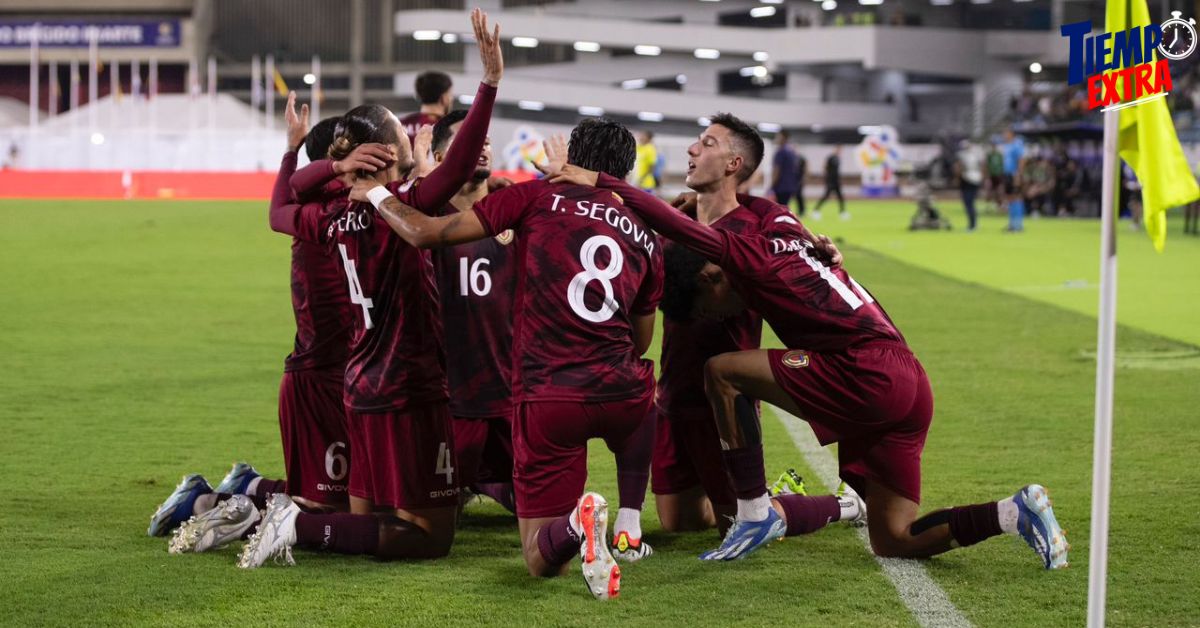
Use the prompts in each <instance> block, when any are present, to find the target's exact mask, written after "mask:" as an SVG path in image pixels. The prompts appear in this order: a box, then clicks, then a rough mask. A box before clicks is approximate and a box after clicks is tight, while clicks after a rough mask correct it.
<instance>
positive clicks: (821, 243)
mask: <svg viewBox="0 0 1200 628" xmlns="http://www.w3.org/2000/svg"><path fill="white" fill-rule="evenodd" d="M813 248H815V249H816V250H817V256H818V257H820V258H821V261H823V262H825V263H826V264H827V265H829V267H831V268H838V267H840V266H841V265H842V252H841V251H840V250H838V247H837V245H836V244H834V243H833V240H830V239H829V236H827V235H819V236H817V241H816V242H813Z"/></svg>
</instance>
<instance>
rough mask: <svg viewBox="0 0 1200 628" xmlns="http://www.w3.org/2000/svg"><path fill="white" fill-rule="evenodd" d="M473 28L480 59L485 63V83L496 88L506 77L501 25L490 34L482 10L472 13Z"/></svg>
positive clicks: (485, 16)
mask: <svg viewBox="0 0 1200 628" xmlns="http://www.w3.org/2000/svg"><path fill="white" fill-rule="evenodd" d="M471 27H472V28H474V29H475V41H476V42H477V43H478V44H479V59H480V61H483V82H484V83H487V84H488V85H491V86H492V87H495V86H497V85H499V84H500V77H501V76H503V75H504V53H503V52H502V51H501V50H500V25H499V24H497V25H496V29H495V30H494V31H492V32H490V33H489V32H488V23H487V13H484V12H483V11H482V10H481V9H475V10H473V11H471Z"/></svg>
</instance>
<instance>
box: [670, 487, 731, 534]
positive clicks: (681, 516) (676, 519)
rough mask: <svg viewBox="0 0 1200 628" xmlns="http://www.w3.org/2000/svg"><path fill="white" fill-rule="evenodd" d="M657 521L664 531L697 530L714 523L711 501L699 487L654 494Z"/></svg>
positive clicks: (707, 527)
mask: <svg viewBox="0 0 1200 628" xmlns="http://www.w3.org/2000/svg"><path fill="white" fill-rule="evenodd" d="M655 505H656V507H657V508H656V510H658V522H659V525H660V526H662V529H663V531H665V532H697V531H700V530H707V529H709V528H711V527H713V526H714V525H716V517H715V515H714V514H713V507H712V502H710V501H709V499H708V496H707V495H706V494H705V493H704V489H703V488H701V487H695V488H693V489H691V490H688V491H684V492H682V493H675V494H671V495H657V496H655Z"/></svg>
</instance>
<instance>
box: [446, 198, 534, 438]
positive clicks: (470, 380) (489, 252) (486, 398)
mask: <svg viewBox="0 0 1200 628" xmlns="http://www.w3.org/2000/svg"><path fill="white" fill-rule="evenodd" d="M457 211H458V210H457V209H455V208H454V207H453V206H449V205H448V206H447V207H446V208H445V210H444V212H443V214H453V213H455V212H457ZM515 251H516V245H515V243H514V242H513V232H512V231H505V232H504V233H501V234H500V235H498V236H496V237H493V238H485V239H483V240H476V241H475V242H467V243H466V244H459V245H456V246H450V247H446V248H444V249H436V250H434V251H433V265H434V268H435V269H436V271H437V280H438V291H439V292H440V293H441V296H442V322H443V324H444V326H445V330H446V375H447V378H448V380H449V383H450V414H452V415H454V416H456V417H499V416H508V415H509V414H510V412H511V410H512V390H511V387H510V385H509V379H510V374H511V372H512V335H513V294H514V293H515V292H516V289H517V264H516V259H515Z"/></svg>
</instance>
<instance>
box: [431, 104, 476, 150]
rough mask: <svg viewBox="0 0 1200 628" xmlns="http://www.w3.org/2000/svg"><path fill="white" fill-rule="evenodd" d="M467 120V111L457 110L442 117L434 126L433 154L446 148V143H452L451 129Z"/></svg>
mask: <svg viewBox="0 0 1200 628" xmlns="http://www.w3.org/2000/svg"><path fill="white" fill-rule="evenodd" d="M466 118H467V110H466V109H457V110H455V111H451V112H450V113H448V114H446V115H444V116H442V118H441V119H440V120H438V121H437V124H434V125H433V143H432V145H431V146H430V147H429V149H430V150H432V151H433V152H435V153H436V152H438V151H440V150H442V149H444V148H445V147H446V142H449V141H450V135H451V132H450V127H452V126H454V125H456V124H458V123H459V122H462V121H463V120H465V119H466Z"/></svg>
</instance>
